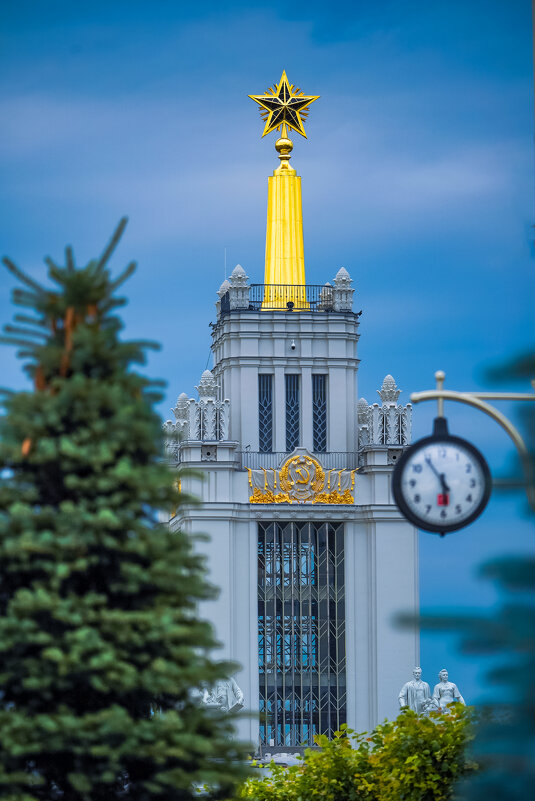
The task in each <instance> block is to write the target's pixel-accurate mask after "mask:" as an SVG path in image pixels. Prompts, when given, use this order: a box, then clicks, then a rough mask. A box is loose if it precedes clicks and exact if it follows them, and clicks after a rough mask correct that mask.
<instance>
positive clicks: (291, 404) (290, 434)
mask: <svg viewBox="0 0 535 801" xmlns="http://www.w3.org/2000/svg"><path fill="white" fill-rule="evenodd" d="M285 381H286V450H287V451H293V449H294V448H297V447H298V445H299V429H300V399H299V376H298V375H286V376H285Z"/></svg>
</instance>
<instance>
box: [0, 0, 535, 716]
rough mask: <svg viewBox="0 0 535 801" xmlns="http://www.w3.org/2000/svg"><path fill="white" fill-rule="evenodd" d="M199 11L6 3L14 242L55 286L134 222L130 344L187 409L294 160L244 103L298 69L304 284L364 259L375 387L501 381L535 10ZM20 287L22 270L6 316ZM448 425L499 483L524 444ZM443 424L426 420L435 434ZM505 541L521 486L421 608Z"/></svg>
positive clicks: (526, 214)
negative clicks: (48, 262) (65, 260)
mask: <svg viewBox="0 0 535 801" xmlns="http://www.w3.org/2000/svg"><path fill="white" fill-rule="evenodd" d="M193 5H194V4H191V3H183V2H177V1H175V2H165V1H163V0H160V1H159V2H158V1H157V0H153V2H122V0H116V1H115V2H111V3H110V2H107V3H103V2H98V0H97V1H95V0H94V2H92V3H85V4H78V3H72V2H53V0H49V1H48V2H47V3H39V2H35V1H34V2H11V0H4V2H3V4H2V10H1V12H0V14H1V16H2V20H1V25H0V59H1V70H0V84H1V91H0V111H1V119H2V124H1V126H0V212H1V221H2V224H1V231H2V237H1V251H2V253H5V254H8V255H9V256H11V257H12V258H13V259H15V260H16V261H17V262H18V263H19V264H20V265H21V266H23V267H24V268H26V269H28V270H29V271H30V272H31V273H32V274H34V275H36V276H42V275H43V271H44V267H43V263H42V258H43V256H45V255H51V256H52V257H54V258H58V259H60V258H61V257H62V253H63V248H64V245H65V244H66V243H71V244H73V246H74V248H75V252H76V254H77V257H78V260H79V261H80V262H84V261H86V260H87V259H89V258H90V257H91V256H93V255H95V254H96V253H98V252H99V251H100V250H101V249H102V247H103V245H104V243H105V242H106V240H107V238H108V237H109V235H110V233H111V231H112V230H113V228H114V226H115V224H116V223H117V221H118V220H119V218H120V217H121V216H123V215H124V214H127V215H128V216H129V219H130V223H129V226H128V228H127V231H126V233H125V235H124V237H123V241H122V243H121V245H120V248H119V250H118V252H117V256H116V260H115V265H116V268H117V270H119V268H120V267H121V266H122V265H124V264H125V263H126V262H127V261H128V260H130V259H132V258H135V259H137V261H138V263H139V268H138V272H137V273H136V275H135V276H134V278H133V279H132V280H131V281H130V283H129V285H128V294H129V300H130V302H129V305H128V307H127V309H126V310H125V314H124V318H125V321H126V324H127V334H128V335H129V336H131V337H133V338H135V337H149V338H153V339H155V340H158V341H159V342H161V343H162V344H163V349H162V351H161V352H160V353H158V354H155V355H153V356H151V357H150V362H149V367H148V370H149V372H150V374H151V375H154V376H163V377H165V378H166V379H167V381H168V395H167V399H166V402H165V404H162V415H163V416H164V417H167V416H169V411H168V409H169V407H170V406H171V405H172V403H173V401H174V400H175V399H176V396H177V395H178V394H179V393H180V392H182V391H186V392H187V393H188V394H191V395H193V394H194V389H193V388H194V386H195V384H197V383H198V378H199V377H200V374H201V372H202V371H203V370H204V368H205V366H206V364H207V360H208V358H209V348H210V337H209V328H208V323H209V321H210V320H212V319H213V316H214V307H213V303H214V302H215V300H216V295H215V293H216V291H217V289H218V288H219V285H220V284H221V281H222V280H223V278H224V251H225V249H226V253H227V264H228V268H229V270H230V269H232V267H233V266H234V265H235V264H237V263H238V262H239V263H241V264H242V265H243V266H244V268H245V269H246V271H247V273H248V275H249V276H250V277H251V279H252V280H254V281H256V282H261V281H262V280H263V260H264V244H265V214H266V199H267V191H266V190H267V181H266V177H267V176H268V175H269V174H271V171H272V170H273V168H274V166H276V159H275V153H274V150H273V141H272V139H273V137H266V138H265V139H263V140H262V139H261V138H260V134H261V123H260V119H259V116H258V111H257V108H256V107H255V106H254V104H253V103H252V102H251V101H250V100H248V98H247V95H248V94H252V93H260V92H263V91H264V90H265V89H266V88H267V86H269V85H270V84H272V83H273V82H275V81H277V80H278V78H279V77H280V74H281V72H282V70H283V69H285V70H286V71H287V73H288V76H289V78H290V81H291V82H292V83H296V84H297V85H299V86H300V87H301V88H303V89H304V91H305V92H306V93H309V94H319V95H321V99H320V100H319V101H317V102H316V103H315V104H314V105H313V106H312V108H311V114H310V117H309V120H308V125H307V133H308V137H309V138H308V140H307V141H305V140H304V139H300V138H299V137H295V148H294V153H293V161H292V163H293V165H294V166H295V167H296V168H297V170H298V172H299V174H300V175H301V176H302V180H303V214H304V229H305V255H306V270H307V280H308V282H309V283H324V282H325V281H328V280H332V278H333V276H334V275H335V273H336V272H337V270H338V268H339V267H340V266H344V267H346V268H347V269H348V270H349V272H350V274H351V276H352V277H353V279H354V282H355V287H356V290H357V294H356V301H355V304H356V308H357V310H358V309H360V308H362V309H363V310H364V313H363V315H362V318H361V340H360V343H359V347H360V354H359V355H360V357H361V359H362V363H361V367H360V373H359V395H364V396H365V397H366V398H367V399H368V401H369V402H372V401H373V400H375V398H376V395H375V390H376V389H377V388H378V387H379V386H380V385H381V382H382V379H383V377H384V375H385V374H386V373H388V372H390V373H392V374H393V375H394V376H395V378H396V380H397V382H398V385H399V386H400V387H401V388H402V389H403V390H404V394H403V395H402V398H404V399H405V402H407V401H408V396H409V394H410V392H411V391H416V390H421V389H428V388H431V386H432V385H433V373H434V371H435V370H436V369H439V368H441V369H444V370H445V371H446V373H447V386H448V387H449V388H452V389H465V390H468V389H477V388H480V389H489V387H488V386H487V385H486V384H485V379H484V371H485V368H486V367H487V366H489V365H494V364H496V363H497V362H501V361H503V360H505V359H507V358H509V357H510V356H512V355H514V354H515V353H517V352H519V351H521V350H525V349H526V348H527V347H529V345H530V344H532V343H533V333H534V331H533V324H534V319H533V297H534V279H533V256H532V236H533V232H532V225H533V223H534V215H533V76H532V42H531V12H530V4H529V3H528V2H527V0H514V2H510V1H509V0H501V1H500V2H498V1H497V0H486V2H480V1H479V0H463V1H462V2H459V1H458V0H449V2H448V1H447V0H436V2H433V3H429V2H424V1H423V0H422V1H420V0H418V1H417V2H411V0H407V1H406V2H403V3H401V2H399V1H398V2H390V1H389V0H384V1H383V2H375V3H371V2H352V3H341V2H331V3H329V4H326V3H324V2H322V3H319V2H310V0H309V2H301V0H296V1H295V2H293V3H291V4H289V3H282V2H271V3H269V4H267V3H240V2H226V3H216V2H213V1H212V2H203V3H200V4H198V5H197V6H196V7H193ZM297 139H299V141H297ZM11 286H12V282H11V280H10V279H7V278H4V281H3V282H2V292H1V294H0V303H1V304H2V314H1V317H2V319H3V320H7V319H9V317H10V316H11V313H12V311H11V308H10V305H9V295H10V289H11ZM2 366H3V369H2V372H3V375H2V382H1V383H2V384H3V385H8V386H14V387H16V386H19V387H23V386H25V384H24V379H23V377H22V376H21V374H20V367H19V365H17V363H16V361H15V359H14V358H12V356H11V354H9V353H8V352H7V351H6V352H4V353H3V359H2ZM515 389H517V390H519V389H521V387H519V386H517V387H515ZM525 389H526V390H527V389H528V387H526V388H525ZM505 410H506V411H511V412H513V410H512V409H510V408H509V410H508V409H507V407H505ZM447 413H448V414H449V417H450V423H451V428H452V429H454V430H455V431H456V432H457V433H460V434H461V435H465V436H468V437H470V439H472V440H473V441H474V442H475V443H476V444H477V445H478V446H479V447H480V448H481V449H482V450H483V452H484V453H485V455H486V456H487V458H488V460H489V462H490V465H491V469H492V470H493V472H494V473H496V474H499V473H500V472H504V471H505V470H506V469H507V465H508V460H509V458H510V456H511V446H510V444H509V442H508V440H507V438H506V436H505V434H504V433H503V432H502V431H501V430H500V429H499V428H498V427H497V426H496V425H495V424H494V423H492V422H490V421H487V420H486V419H485V418H483V416H482V415H480V414H478V413H477V412H473V411H471V410H469V409H468V408H465V407H462V406H454V405H451V406H450V407H449V408H448V407H447ZM433 414H434V409H433V408H432V407H431V405H430V404H426V405H422V406H421V407H417V408H416V409H415V431H416V433H417V434H418V435H423V434H425V433H427V432H428V431H429V429H430V425H431V419H432V417H433ZM505 550H507V551H511V550H523V551H526V550H531V551H532V550H533V525H532V523H529V522H528V521H527V520H526V518H525V517H524V502H523V499H522V496H521V495H519V494H514V495H511V496H509V497H506V498H503V497H502V496H500V495H499V494H498V493H496V492H495V493H494V496H493V499H492V501H491V503H490V506H489V508H488V510H487V512H486V513H485V514H484V516H483V517H482V518H481V519H480V520H479V521H478V522H477V523H475V524H473V525H472V526H471V527H470V528H469V529H466V530H465V531H464V532H459V533H457V534H453V535H451V536H450V537H448V538H446V539H445V540H439V539H438V538H435V537H433V536H432V535H428V534H422V535H421V552H420V558H421V599H422V605H423V607H426V608H431V607H432V608H434V609H439V608H446V607H448V608H449V607H450V606H451V605H452V604H454V605H457V606H460V605H472V606H474V605H479V606H488V605H489V604H491V603H492V602H493V601H494V594H493V591H492V588H491V587H490V586H487V585H486V584H480V583H479V582H478V581H477V579H476V578H475V573H476V571H477V565H478V564H479V563H480V562H481V561H482V560H484V559H485V558H487V557H490V556H492V555H494V554H497V553H502V552H504V551H505ZM444 664H445V665H446V666H447V667H448V668H449V669H450V675H451V676H452V677H453V680H454V681H457V683H458V684H459V686H460V687H461V691H462V692H463V694H464V695H465V697H467V698H468V699H469V700H472V699H474V698H475V697H477V695H478V693H479V690H480V685H479V678H478V670H477V665H476V664H475V663H469V662H466V661H465V660H463V659H462V658H461V657H459V655H458V654H457V652H456V650H455V647H454V645H453V643H452V641H451V640H450V639H441V638H438V637H436V636H435V635H428V634H424V635H423V637H422V666H423V669H424V673H425V677H426V678H427V679H428V680H429V681H430V682H434V676H435V674H436V673H437V672H438V670H439V669H440V668H441V667H443V666H444Z"/></svg>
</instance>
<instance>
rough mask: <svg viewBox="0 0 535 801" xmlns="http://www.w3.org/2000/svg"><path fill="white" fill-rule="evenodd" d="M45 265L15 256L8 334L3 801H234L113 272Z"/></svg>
mask: <svg viewBox="0 0 535 801" xmlns="http://www.w3.org/2000/svg"><path fill="white" fill-rule="evenodd" d="M125 224H126V220H122V221H121V223H120V224H119V227H118V228H117V230H116V232H115V234H114V236H113V238H112V240H111V242H110V244H109V245H108V247H106V249H105V250H104V253H103V254H102V256H101V257H100V259H96V260H93V261H90V262H89V263H88V264H87V265H86V266H85V267H82V268H77V267H76V266H75V263H74V259H73V254H72V251H71V249H70V248H67V249H66V261H65V265H64V266H58V265H57V264H55V263H54V262H53V261H52V260H51V259H46V261H47V264H48V276H49V278H50V279H51V280H52V281H53V282H54V284H55V287H54V288H52V289H48V288H45V287H43V286H41V285H40V284H39V283H38V282H36V281H34V280H33V279H32V278H31V277H30V276H28V275H26V274H25V273H24V272H23V271H21V270H20V269H19V268H18V267H16V266H15V265H14V264H13V263H12V262H11V261H10V260H9V259H4V263H5V264H6V266H7V267H8V268H9V270H11V272H12V273H14V274H15V275H16V276H17V278H18V279H20V281H21V282H22V283H23V284H24V288H22V289H17V290H15V292H14V301H15V303H17V304H18V305H20V306H23V307H27V308H29V309H31V312H30V313H29V314H27V313H24V314H17V315H16V316H15V320H16V323H17V324H16V325H14V326H11V325H7V326H5V331H6V336H5V337H3V338H2V339H3V341H7V342H10V343H12V344H15V345H18V346H19V348H20V350H19V355H20V356H21V358H23V359H24V360H25V369H26V371H27V372H28V373H29V375H30V377H31V379H32V381H33V383H34V391H28V392H18V393H10V394H7V395H6V397H5V401H4V405H5V416H4V417H3V419H2V420H1V434H2V441H1V445H0V448H1V461H2V465H3V468H4V471H3V474H2V475H3V480H2V484H1V487H0V577H1V590H0V689H1V691H2V696H1V701H0V798H7V799H10V800H11V801H30V800H31V799H42V800H43V801H44V800H45V799H46V801H53V799H62V800H63V801H101V800H102V801H103V800H104V799H105V800H106V801H110V799H116V798H117V799H119V798H121V799H122V798H125V799H136V801H137V799H139V800H141V799H142V800H143V801H152V800H156V799H158V801H167V799H189V798H193V797H198V793H199V788H200V787H201V786H205V789H204V790H203V791H202V792H203V794H204V795H205V796H207V797H208V798H214V799H215V798H224V797H228V796H229V795H230V794H231V793H232V791H233V788H234V787H235V784H236V782H237V780H238V779H239V778H240V777H241V775H242V773H243V766H242V765H243V758H244V751H243V746H242V745H240V744H238V743H237V742H236V741H235V740H234V739H233V737H232V734H233V726H232V719H231V717H229V716H228V715H224V714H223V713H219V714H218V713H217V712H214V711H213V710H209V709H207V708H206V707H203V706H202V705H200V704H199V703H198V702H197V701H196V700H195V693H194V692H193V688H199V687H203V686H209V685H211V684H212V683H213V682H214V681H215V680H216V679H217V678H221V677H223V676H225V675H226V674H227V673H228V671H229V670H230V666H229V665H227V664H224V663H222V662H216V661H214V660H213V659H211V658H210V656H209V651H210V649H212V648H213V647H214V646H215V645H216V643H215V641H214V635H213V632H212V629H211V626H210V625H209V624H208V623H206V622H202V621H201V620H199V619H198V617H197V613H196V607H197V604H198V602H199V601H201V600H203V599H206V598H209V597H212V595H213V590H212V588H211V587H210V586H209V585H208V584H207V582H206V578H205V572H204V567H203V562H202V559H201V558H200V557H199V556H198V555H196V554H195V553H194V550H193V548H192V544H191V542H190V539H189V538H188V537H187V536H186V535H185V534H184V533H182V532H173V533H171V532H170V530H169V528H168V527H167V525H165V524H163V523H159V522H158V514H159V511H160V510H169V509H171V508H173V507H174V506H176V505H177V504H178V503H180V502H181V500H183V499H181V497H180V494H179V493H178V491H177V489H176V487H175V485H174V478H173V475H172V474H171V472H170V471H169V469H168V467H167V466H166V464H165V462H164V461H163V460H162V458H161V454H162V439H161V423H160V420H159V418H158V416H157V415H156V413H155V411H154V409H153V405H154V403H155V402H156V401H157V400H159V399H160V394H159V391H158V389H157V387H155V386H154V382H150V381H149V380H148V379H147V378H145V377H143V376H142V375H140V374H139V373H138V372H136V370H135V369H133V366H134V365H136V364H139V363H143V362H144V361H145V351H146V348H147V347H148V346H150V344H151V343H146V342H128V341H122V340H121V339H120V337H119V333H120V330H121V328H122V324H121V322H120V320H119V318H118V317H117V316H116V312H115V310H116V309H117V307H118V306H120V305H122V304H123V303H124V300H123V299H120V298H117V297H116V295H115V292H116V290H117V288H118V287H119V286H120V284H122V282H123V281H124V280H125V279H126V278H127V277H128V276H129V275H130V274H131V273H132V272H133V270H134V268H135V264H134V263H132V264H130V265H128V267H127V268H126V270H125V271H124V272H123V273H122V275H120V276H119V277H118V278H117V279H115V280H113V279H112V277H111V275H110V271H109V269H108V267H107V263H108V260H109V258H110V256H111V255H112V253H113V250H114V248H115V246H116V244H117V242H118V240H119V238H120V236H121V233H122V231H123V229H124V226H125Z"/></svg>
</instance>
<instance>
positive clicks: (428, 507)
mask: <svg viewBox="0 0 535 801" xmlns="http://www.w3.org/2000/svg"><path fill="white" fill-rule="evenodd" d="M430 511H431V504H430V503H428V504H427V505H426V507H425V513H426V515H428V514H429V512H430Z"/></svg>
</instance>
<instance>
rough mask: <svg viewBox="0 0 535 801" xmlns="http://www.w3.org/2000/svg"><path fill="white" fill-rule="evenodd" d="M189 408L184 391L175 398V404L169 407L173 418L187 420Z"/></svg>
mask: <svg viewBox="0 0 535 801" xmlns="http://www.w3.org/2000/svg"><path fill="white" fill-rule="evenodd" d="M188 410H189V398H188V396H187V395H186V393H185V392H181V393H180V395H179V396H178V398H177V399H176V406H175V407H174V408H173V409H171V411H172V412H173V414H174V415H175V420H187V417H188V414H189V412H188Z"/></svg>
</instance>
